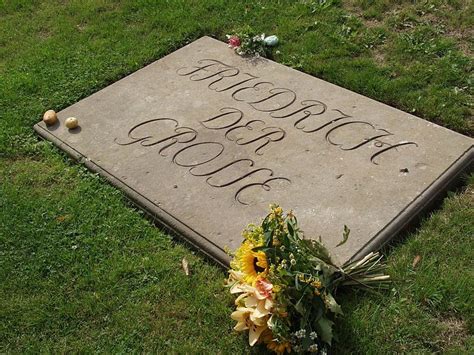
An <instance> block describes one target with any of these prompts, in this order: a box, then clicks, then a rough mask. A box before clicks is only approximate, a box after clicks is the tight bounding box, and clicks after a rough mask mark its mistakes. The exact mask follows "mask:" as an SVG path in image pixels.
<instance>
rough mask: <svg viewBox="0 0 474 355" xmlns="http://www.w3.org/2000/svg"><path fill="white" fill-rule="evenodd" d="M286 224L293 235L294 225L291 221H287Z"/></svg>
mask: <svg viewBox="0 0 474 355" xmlns="http://www.w3.org/2000/svg"><path fill="white" fill-rule="evenodd" d="M286 226H287V227H288V234H289V235H291V236H294V235H295V229H294V228H293V226H292V225H291V223H290V222H289V221H288V222H286Z"/></svg>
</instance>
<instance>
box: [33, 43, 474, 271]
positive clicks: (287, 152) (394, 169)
mask: <svg viewBox="0 0 474 355" xmlns="http://www.w3.org/2000/svg"><path fill="white" fill-rule="evenodd" d="M70 116H74V117H77V118H78V119H79V122H80V128H77V129H74V130H68V129H67V128H66V127H65V125H64V120H65V119H66V118H67V117H70ZM58 117H59V123H57V124H56V125H54V126H46V125H45V124H44V123H43V122H41V123H38V124H37V125H36V126H35V130H36V131H37V132H38V133H39V134H40V135H41V136H42V137H44V138H46V139H48V140H51V141H52V142H54V143H55V144H56V145H57V146H59V147H60V148H61V149H63V150H65V151H66V152H67V153H69V154H70V155H71V156H73V157H74V158H76V159H78V160H82V161H83V162H84V164H85V165H86V166H87V167H88V168H90V169H91V170H93V171H95V172H98V173H100V174H101V175H103V176H105V177H106V178H107V179H108V180H110V181H111V182H112V183H113V184H114V185H116V186H117V187H118V188H120V189H122V190H123V191H125V193H126V194H127V195H128V196H129V197H130V198H131V199H132V200H133V201H134V202H136V203H137V204H138V205H139V206H140V207H141V208H143V209H145V210H146V211H148V212H149V213H150V214H151V215H153V216H154V217H155V218H156V219H158V220H159V221H160V222H161V223H162V224H164V225H165V226H167V227H169V228H171V229H172V230H174V231H175V232H176V233H178V234H179V235H181V236H183V237H185V238H186V239H187V240H188V241H190V242H191V243H192V244H194V245H195V246H196V247H198V248H200V249H202V250H203V251H204V252H205V253H207V254H209V255H210V256H212V257H213V258H215V259H216V260H218V261H219V262H221V263H223V264H226V263H227V262H228V260H229V258H228V256H227V255H226V253H225V252H224V249H225V248H226V247H228V248H230V249H231V250H232V249H236V248H237V247H238V246H239V244H240V242H241V230H242V229H243V228H244V227H245V226H246V225H247V224H248V223H250V222H252V221H254V222H260V220H261V218H263V217H264V215H265V214H266V213H267V210H268V205H269V204H270V203H273V202H276V203H279V204H280V205H281V206H282V207H283V208H284V209H285V210H289V209H293V210H294V211H295V213H296V215H297V216H298V219H299V222H300V225H301V227H302V229H303V230H304V232H305V235H306V237H313V238H317V237H319V236H321V239H322V241H323V242H324V243H325V244H326V246H327V247H328V248H329V249H330V250H331V252H332V254H333V256H334V258H335V260H336V261H337V262H338V263H343V262H344V261H347V260H349V259H351V258H356V257H360V256H363V255H364V254H365V253H367V252H368V251H371V250H374V249H377V248H378V247H380V246H381V245H382V244H383V243H385V242H386V241H388V240H389V239H390V238H392V237H393V236H394V235H395V234H397V233H398V232H399V231H400V230H401V229H402V228H404V227H405V226H406V225H407V224H408V223H409V222H410V221H411V220H412V219H413V218H415V217H416V216H417V215H418V214H419V213H420V212H421V211H423V210H424V209H425V208H426V207H427V206H428V205H429V204H430V203H431V202H432V201H433V199H435V198H436V197H437V196H439V195H440V194H441V193H442V192H443V191H445V190H446V189H447V187H448V186H449V184H450V183H451V182H452V181H453V180H454V179H455V178H456V177H458V176H459V174H460V173H462V172H463V171H466V170H467V169H471V168H472V162H473V157H474V150H473V140H472V139H471V138H468V137H465V136H463V135H461V134H458V133H455V132H452V131H450V130H448V129H445V128H443V127H440V126H438V125H436V124H433V123H430V122H428V121H425V120H423V119H420V118H418V117H415V116H413V115H410V114H408V113H405V112H402V111H400V110H397V109H394V108H392V107H389V106H387V105H384V104H382V103H379V102H376V101H374V100H372V99H369V98H367V97H364V96H361V95H359V94H356V93H354V92H351V91H349V90H346V89H344V88H341V87H338V86H336V85H333V84H330V83H328V82H325V81H323V80H320V79H317V78H314V77H312V76H309V75H307V74H304V73H301V72H298V71H296V70H293V69H291V68H288V67H286V66H284V65H280V64H277V63H275V62H272V61H270V60H266V59H258V60H256V59H253V60H249V59H245V58H241V57H239V56H237V55H236V54H235V53H234V52H233V51H232V50H231V49H229V48H228V47H227V45H226V44H225V43H222V42H219V41H217V40H214V39H212V38H209V37H203V38H201V39H199V40H197V41H195V42H193V43H191V44H189V45H187V46H185V47H183V48H181V49H179V50H177V51H176V52H174V53H171V54H170V55H168V56H166V57H164V58H162V59H160V60H158V61H156V62H154V63H152V64H150V65H148V66H146V67H145V68H143V69H141V70H138V71H137V72H135V73H133V74H131V75H129V76H127V77H125V78H124V79H122V80H119V81H118V82H116V83H114V84H112V85H110V86H108V87H106V88H105V89H103V90H100V91H99V92H97V93H95V94H93V95H91V96H89V97H87V98H85V99H83V100H81V101H79V102H77V103H76V104H74V105H72V106H70V107H68V108H66V109H64V110H63V111H61V112H59V113H58ZM344 224H346V225H347V226H348V227H349V228H350V229H351V235H350V238H349V240H348V241H347V243H345V244H344V245H343V246H341V247H338V248H336V245H337V244H338V243H339V242H340V241H341V235H342V231H343V226H344Z"/></svg>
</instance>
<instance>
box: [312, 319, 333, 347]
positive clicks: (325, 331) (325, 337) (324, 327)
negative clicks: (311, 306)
mask: <svg viewBox="0 0 474 355" xmlns="http://www.w3.org/2000/svg"><path fill="white" fill-rule="evenodd" d="M333 325H334V322H332V321H330V320H329V319H327V318H324V317H321V318H319V320H318V323H317V324H316V326H317V328H318V334H319V336H320V337H321V340H322V341H324V342H325V343H328V344H329V345H331V341H332V326H333Z"/></svg>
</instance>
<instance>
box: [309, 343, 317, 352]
mask: <svg viewBox="0 0 474 355" xmlns="http://www.w3.org/2000/svg"><path fill="white" fill-rule="evenodd" d="M308 350H309V351H310V352H312V353H315V352H316V351H318V345H317V344H313V345H311V346H310V347H309V348H308Z"/></svg>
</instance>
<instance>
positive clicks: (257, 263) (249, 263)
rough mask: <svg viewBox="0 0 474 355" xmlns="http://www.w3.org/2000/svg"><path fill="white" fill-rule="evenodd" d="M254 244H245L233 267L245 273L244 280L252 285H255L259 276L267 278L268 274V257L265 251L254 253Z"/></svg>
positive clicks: (240, 249) (237, 254) (241, 247)
mask: <svg viewBox="0 0 474 355" xmlns="http://www.w3.org/2000/svg"><path fill="white" fill-rule="evenodd" d="M253 248H254V246H253V244H252V243H248V242H244V243H243V244H242V245H241V246H240V248H239V250H238V251H237V253H236V255H235V260H234V262H233V264H234V265H233V267H234V266H236V267H237V268H238V270H240V271H241V272H243V274H244V280H245V282H247V283H248V284H250V285H254V284H255V281H257V278H258V277H259V276H266V275H267V273H268V262H267V256H266V255H265V253H264V252H263V251H253V250H252V249H253Z"/></svg>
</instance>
